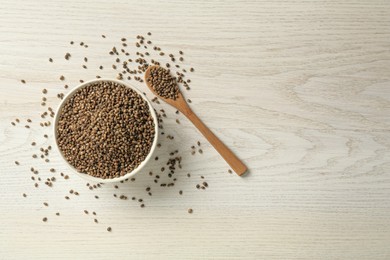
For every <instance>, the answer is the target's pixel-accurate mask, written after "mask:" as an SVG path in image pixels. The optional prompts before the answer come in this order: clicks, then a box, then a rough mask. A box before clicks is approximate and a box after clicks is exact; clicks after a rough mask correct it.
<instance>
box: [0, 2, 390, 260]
mask: <svg viewBox="0 0 390 260" xmlns="http://www.w3.org/2000/svg"><path fill="white" fill-rule="evenodd" d="M148 31H151V32H152V33H153V35H152V40H153V43H155V44H157V45H159V46H160V47H162V48H163V49H164V50H165V51H166V52H167V53H169V52H172V51H176V52H177V51H178V50H183V51H184V52H185V61H184V64H185V65H186V66H193V67H194V68H195V69H196V71H195V72H194V73H193V74H192V75H191V80H192V83H191V84H192V90H191V91H189V92H185V94H186V95H187V97H189V98H191V99H192V101H193V102H192V104H191V105H192V108H193V109H194V110H195V111H196V112H197V113H198V115H199V117H200V118H202V119H203V120H204V121H205V123H206V124H207V125H208V126H209V127H210V128H211V129H212V130H214V132H215V133H216V134H217V135H218V136H219V137H220V138H221V139H222V140H223V141H224V142H225V143H226V144H227V145H228V146H230V147H231V148H232V149H233V150H234V151H235V152H236V153H237V155H238V156H239V157H240V158H242V159H243V160H244V161H245V162H246V164H247V165H248V167H249V169H250V172H249V174H248V175H247V176H246V177H243V178H240V177H237V176H235V175H234V174H228V173H227V170H228V166H227V165H226V164H225V162H224V161H223V160H222V159H221V158H220V156H219V155H218V154H217V153H216V152H215V151H214V150H213V149H212V147H211V146H210V145H208V144H207V142H206V141H205V140H204V138H203V137H202V136H200V134H199V133H198V132H197V131H196V129H194V128H193V126H192V125H191V124H190V123H189V122H188V121H187V120H186V119H184V118H183V116H181V115H179V116H177V115H175V113H174V110H173V109H172V108H170V107H168V106H165V105H161V106H156V108H158V109H160V108H164V109H165V110H166V111H167V115H168V118H167V119H166V120H165V123H164V128H165V132H166V133H170V134H173V135H174V136H175V139H174V140H173V141H167V140H165V139H164V140H163V141H162V142H163V143H164V144H163V147H162V148H161V149H162V150H160V151H159V154H158V155H159V156H160V160H159V161H154V162H153V163H152V165H150V166H149V167H150V170H153V171H154V172H156V173H157V172H158V171H159V169H160V168H161V166H162V165H163V164H164V162H165V161H166V158H167V152H170V151H172V150H175V149H179V150H180V154H181V155H182V156H183V163H182V164H183V168H182V169H181V170H180V171H177V172H176V175H177V178H178V181H177V183H176V185H175V186H174V187H170V188H163V187H160V186H159V185H158V184H154V183H153V178H152V177H149V176H148V174H147V173H148V171H149V169H148V170H147V171H145V172H144V173H143V174H142V175H140V176H139V177H137V179H136V181H135V182H129V183H124V184H121V185H120V188H119V190H117V189H115V188H114V187H113V185H106V186H104V187H103V188H101V189H98V190H96V191H90V190H89V189H87V187H86V186H85V184H86V182H85V181H83V180H81V179H79V178H78V177H77V176H75V175H74V174H72V173H71V172H69V171H68V170H67V169H66V167H65V166H64V164H63V162H62V161H61V159H60V158H59V156H58V154H57V153H56V152H52V153H51V155H50V158H51V162H50V163H49V164H44V163H41V160H34V159H33V158H32V157H31V154H32V153H34V152H36V151H37V149H38V148H39V147H41V146H47V145H50V144H52V143H53V138H52V135H51V131H50V129H48V128H42V127H40V126H39V122H40V113H42V110H43V109H42V107H41V106H40V101H41V97H42V94H41V89H42V88H47V89H48V90H49V95H48V96H49V101H48V105H50V106H52V107H53V108H54V107H56V106H57V105H58V103H59V99H58V98H57V97H56V94H57V93H59V92H61V91H63V87H62V86H63V85H64V84H65V83H66V84H69V86H71V87H72V86H75V85H76V84H77V83H78V80H79V79H84V80H88V79H93V78H94V77H95V76H96V75H101V76H105V77H115V73H114V70H112V69H110V68H109V67H110V66H111V64H112V60H113V59H112V57H110V56H109V55H108V51H109V50H110V48H111V47H112V46H113V45H114V44H118V42H119V41H120V38H121V37H126V38H128V39H129V41H130V39H131V41H133V39H134V37H135V36H136V35H137V34H144V35H145V34H146V33H147V32H148ZM101 34H105V35H107V38H106V39H103V38H101V36H100V35H101ZM71 40H73V41H75V43H76V44H75V45H73V46H72V45H70V44H69V42H70V41H71ZM80 41H83V42H85V43H86V44H88V45H89V48H88V49H86V48H82V47H80V46H79V45H78V44H79V42H80ZM129 48H130V49H132V50H133V51H135V49H136V48H135V47H134V46H133V45H131V47H129ZM66 52H70V53H71V54H72V58H71V59H70V60H69V61H66V60H65V59H64V58H63V57H64V54H65V53H66ZM84 56H87V57H88V58H89V61H88V64H87V65H88V69H86V70H84V69H83V68H82V67H81V64H82V58H83V57H84ZM0 57H1V61H0V122H1V123H0V177H1V181H0V198H1V199H0V223H1V224H0V259H230V258H231V259H389V258H390V246H389V245H390V2H389V1H386V0H383V1H360V0H355V1H230V0H229V1H155V0H154V1H123V0H122V1H86V0H83V1H43V0H40V1H7V0H6V1H1V4H0ZM49 57H52V58H53V59H54V62H53V63H50V62H48V58H49ZM156 58H157V59H159V57H158V56H156ZM99 65H104V66H105V69H104V70H102V71H100V70H99V69H98V66H99ZM60 75H65V76H66V81H65V82H60V80H59V77H60ZM21 79H25V80H26V81H27V83H26V84H22V83H21V82H20V80H21ZM133 84H134V85H135V86H137V87H139V88H140V89H142V90H143V91H145V92H147V95H148V97H150V98H152V96H151V94H150V92H148V91H147V90H146V87H145V86H143V85H142V84H141V83H134V81H133ZM15 118H19V119H21V120H22V121H23V124H22V123H21V124H19V125H18V126H16V127H14V126H12V125H11V121H13V120H15ZM28 118H31V119H32V120H33V123H32V124H31V125H32V128H31V129H26V128H24V127H23V125H24V122H25V120H26V119H28ZM176 118H179V119H180V121H181V125H180V126H179V125H177V124H176V123H175V119H176ZM45 133H48V134H50V136H49V139H47V140H46V139H45V138H44V137H43V134H45ZM198 140H200V142H201V146H202V149H203V151H204V153H203V154H202V155H201V154H196V155H194V156H192V155H191V145H193V144H195V143H196V142H197V141H198ZM32 141H36V142H37V143H38V146H37V147H35V148H34V147H32V146H31V145H30V143H31V142H32ZM15 160H18V161H20V164H21V165H20V166H16V165H15V164H14V161H15ZM31 166H34V167H36V168H37V169H39V170H40V173H39V176H41V177H42V179H43V180H45V179H46V178H47V177H49V176H52V174H50V172H49V168H51V167H54V168H55V169H57V173H56V176H57V181H56V182H55V183H54V186H53V187H52V188H49V187H46V186H45V185H44V184H43V183H41V184H40V186H39V188H35V187H34V182H33V181H32V180H31V179H30V177H31V172H30V170H29V169H30V167H31ZM61 171H62V172H65V173H67V174H69V176H70V179H69V180H67V181H66V180H64V179H63V178H61V177H60V176H59V172H61ZM187 173H191V178H187V177H186V174H187ZM201 175H203V176H205V180H206V181H207V182H208V184H209V188H208V189H207V190H205V191H203V190H197V189H196V188H195V185H196V184H197V183H200V182H201V181H202V179H201V178H200V176H201ZM149 185H151V187H152V191H153V196H152V197H149V196H148V195H147V193H146V191H145V188H146V187H147V186H149ZM70 189H74V190H77V191H79V192H80V196H79V197H75V196H71V199H70V200H65V199H64V196H66V195H69V193H68V191H69V190H70ZM179 190H183V192H184V194H183V195H182V196H180V195H179V194H178V192H179ZM23 193H26V194H27V195H28V197H27V198H24V197H23V196H22V194H23ZM113 193H117V194H118V195H119V194H126V195H128V196H129V197H132V196H136V197H137V198H143V199H144V201H145V204H146V207H145V208H143V209H142V208H140V207H139V203H138V202H134V201H132V200H127V201H123V200H119V199H116V198H114V197H113ZM94 195H98V196H99V197H100V198H99V199H95V198H94ZM43 202H48V203H49V207H45V206H43V204H42V203H43ZM188 208H193V210H194V213H193V214H188V213H187V209H188ZM84 209H88V210H89V211H90V212H92V211H96V212H97V214H98V216H97V218H98V220H99V223H98V224H95V223H94V222H93V218H94V217H93V216H92V215H91V213H90V214H89V215H85V214H84V213H83V210H84ZM55 212H60V214H61V215H60V216H55ZM43 217H47V218H48V222H47V223H44V222H42V218H43ZM108 226H111V227H112V229H113V231H112V232H111V233H109V232H107V231H106V228H107V227H108Z"/></svg>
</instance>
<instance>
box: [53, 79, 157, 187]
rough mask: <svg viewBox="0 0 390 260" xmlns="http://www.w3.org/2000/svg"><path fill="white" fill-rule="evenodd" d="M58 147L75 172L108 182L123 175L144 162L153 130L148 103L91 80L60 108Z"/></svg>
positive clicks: (132, 93) (121, 88)
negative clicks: (107, 180)
mask: <svg viewBox="0 0 390 260" xmlns="http://www.w3.org/2000/svg"><path fill="white" fill-rule="evenodd" d="M56 131H57V144H58V147H59V149H60V150H61V152H62V154H63V155H64V157H65V159H66V160H67V161H68V162H69V163H70V164H71V165H72V166H73V167H74V168H75V169H76V170H77V171H79V172H81V173H85V174H88V175H91V176H93V177H98V178H103V179H111V178H117V177H120V176H123V175H125V174H127V173H129V172H131V171H132V170H134V169H135V168H137V166H138V165H139V164H140V163H141V162H143V161H144V160H145V158H146V157H147V155H148V154H149V152H150V149H151V146H152V143H153V140H154V136H155V126H154V122H153V117H152V115H151V113H150V110H149V106H148V104H147V102H146V101H145V100H144V99H143V98H142V97H141V96H140V95H139V94H138V93H137V92H135V91H134V90H132V89H130V88H128V87H126V86H124V85H122V84H118V83H116V82H112V81H104V82H95V83H91V84H89V85H86V86H84V87H82V88H80V89H79V90H78V91H77V92H75V93H74V94H73V95H72V96H71V97H70V98H69V99H68V100H67V101H65V104H64V105H63V107H62V109H61V110H60V112H59V120H58V124H57V129H56Z"/></svg>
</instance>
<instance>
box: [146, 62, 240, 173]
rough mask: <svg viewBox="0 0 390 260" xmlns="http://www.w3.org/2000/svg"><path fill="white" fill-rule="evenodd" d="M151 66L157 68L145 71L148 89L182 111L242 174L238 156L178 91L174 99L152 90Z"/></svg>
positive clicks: (234, 168)
mask: <svg viewBox="0 0 390 260" xmlns="http://www.w3.org/2000/svg"><path fill="white" fill-rule="evenodd" d="M153 67H155V68H157V67H158V66H149V68H148V69H147V70H146V72H145V82H146V85H147V86H148V87H149V89H150V90H151V91H152V92H153V93H154V94H155V95H156V96H158V97H159V98H160V99H162V100H164V101H165V102H167V103H168V104H170V105H171V106H173V107H175V108H176V109H177V110H179V111H180V112H182V113H183V114H184V115H185V116H186V117H187V118H188V119H189V120H190V121H191V122H192V123H193V124H194V125H195V126H196V127H197V128H198V130H199V131H200V132H201V133H202V134H203V136H204V137H206V139H207V140H208V141H209V142H210V144H212V145H213V146H214V148H215V149H216V150H217V151H218V152H219V154H220V155H221V156H222V157H223V158H224V159H225V161H226V162H227V163H228V164H229V165H230V167H231V168H232V169H233V170H234V171H235V172H236V173H237V174H238V175H239V176H241V175H243V174H244V173H245V172H246V170H247V167H246V166H245V164H244V163H243V162H242V161H241V160H240V159H238V157H237V156H236V155H235V154H234V153H233V152H232V151H231V150H230V149H229V148H227V147H226V145H224V144H223V143H222V142H221V140H219V139H218V137H216V136H215V135H214V134H213V132H211V131H210V129H209V128H208V127H207V126H206V125H205V124H203V122H202V121H201V120H200V119H199V118H198V117H197V116H196V115H195V114H194V112H193V111H192V110H191V108H190V107H189V106H188V104H187V102H186V100H185V99H184V97H183V95H182V94H181V92H180V91H179V95H178V98H176V100H173V99H170V98H164V97H162V96H160V95H158V94H157V93H156V92H155V91H154V89H153V87H152V86H151V84H150V83H149V80H148V78H149V77H150V70H151V69H152V68H153Z"/></svg>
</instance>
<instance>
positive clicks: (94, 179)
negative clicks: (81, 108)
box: [52, 78, 158, 183]
mask: <svg viewBox="0 0 390 260" xmlns="http://www.w3.org/2000/svg"><path fill="white" fill-rule="evenodd" d="M106 81H111V82H115V83H117V84H120V85H123V86H125V87H127V88H130V89H132V90H134V91H135V92H137V93H138V94H139V95H140V96H141V97H142V98H143V99H144V100H145V101H146V103H147V104H148V107H149V112H150V114H151V115H152V117H153V123H154V128H155V131H154V132H155V134H154V138H153V143H152V147H151V148H150V151H149V153H148V155H147V156H146V158H145V159H144V160H143V161H142V162H141V163H140V164H139V165H138V166H137V167H136V168H135V169H133V170H132V171H131V172H128V173H126V174H125V175H123V176H120V177H116V178H111V179H109V178H108V179H103V178H98V177H94V176H91V175H88V174H86V173H81V172H79V171H78V170H77V169H76V168H75V167H73V165H71V164H70V163H69V162H68V161H67V160H66V159H65V156H64V155H63V153H62V151H61V149H60V148H59V146H58V143H57V136H58V134H57V127H58V121H59V117H60V111H61V109H62V108H63V106H64V105H65V103H66V102H67V101H68V100H69V99H70V98H71V97H72V96H73V95H74V94H75V93H76V92H77V91H78V90H80V89H82V88H84V87H86V86H88V85H90V84H92V83H99V82H106ZM52 129H53V132H54V134H53V136H54V146H55V149H56V150H57V152H59V154H60V156H61V158H62V160H63V161H64V162H65V164H66V165H67V166H68V168H70V169H71V170H72V171H73V172H75V173H76V174H77V175H78V176H80V177H81V178H83V179H84V180H87V181H91V182H98V183H115V182H120V181H124V180H126V179H128V178H130V177H132V176H134V175H135V174H137V173H138V172H140V171H141V170H142V168H144V166H145V165H146V164H147V163H148V161H149V160H150V159H151V158H152V155H153V153H154V151H155V150H156V146H157V141H158V140H157V139H158V120H157V115H156V112H155V110H154V108H153V106H152V104H151V102H150V101H149V99H148V98H147V97H146V95H144V93H143V92H141V91H140V90H139V89H137V88H136V87H134V86H133V85H131V84H129V83H127V82H123V81H120V80H116V79H112V78H99V79H92V80H88V81H85V82H83V83H81V84H79V85H77V86H76V87H74V88H73V89H72V90H71V91H69V92H68V93H67V94H66V95H65V96H64V98H63V99H62V100H61V102H60V104H59V105H58V107H57V109H56V111H55V115H54V126H53V128H52Z"/></svg>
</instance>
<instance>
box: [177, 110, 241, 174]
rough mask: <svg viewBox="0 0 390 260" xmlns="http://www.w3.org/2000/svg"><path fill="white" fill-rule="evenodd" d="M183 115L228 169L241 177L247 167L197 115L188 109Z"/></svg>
mask: <svg viewBox="0 0 390 260" xmlns="http://www.w3.org/2000/svg"><path fill="white" fill-rule="evenodd" d="M183 112H184V113H183V114H184V115H185V116H186V117H187V118H188V119H189V120H190V121H191V122H192V123H193V124H194V125H195V126H196V128H198V130H199V131H200V132H201V133H202V134H203V136H204V137H206V139H207V140H208V141H209V142H210V144H212V146H214V148H215V149H216V150H217V151H218V152H219V154H220V155H221V156H222V157H223V158H224V159H225V161H226V162H227V163H228V164H229V165H230V167H231V168H232V169H233V171H235V172H236V173H237V174H238V175H239V176H241V175H243V174H244V173H245V172H246V170H247V167H246V166H245V164H244V163H243V162H242V161H241V160H240V159H238V157H237V156H236V155H235V154H234V153H233V152H232V151H231V150H230V149H229V148H228V147H227V146H226V145H225V144H224V143H222V141H221V140H219V138H218V137H217V136H215V135H214V133H213V132H211V130H210V129H209V128H208V127H207V126H206V125H205V124H204V123H203V122H202V121H201V120H200V119H199V117H197V115H195V114H194V112H192V110H190V109H186V111H183Z"/></svg>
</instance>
